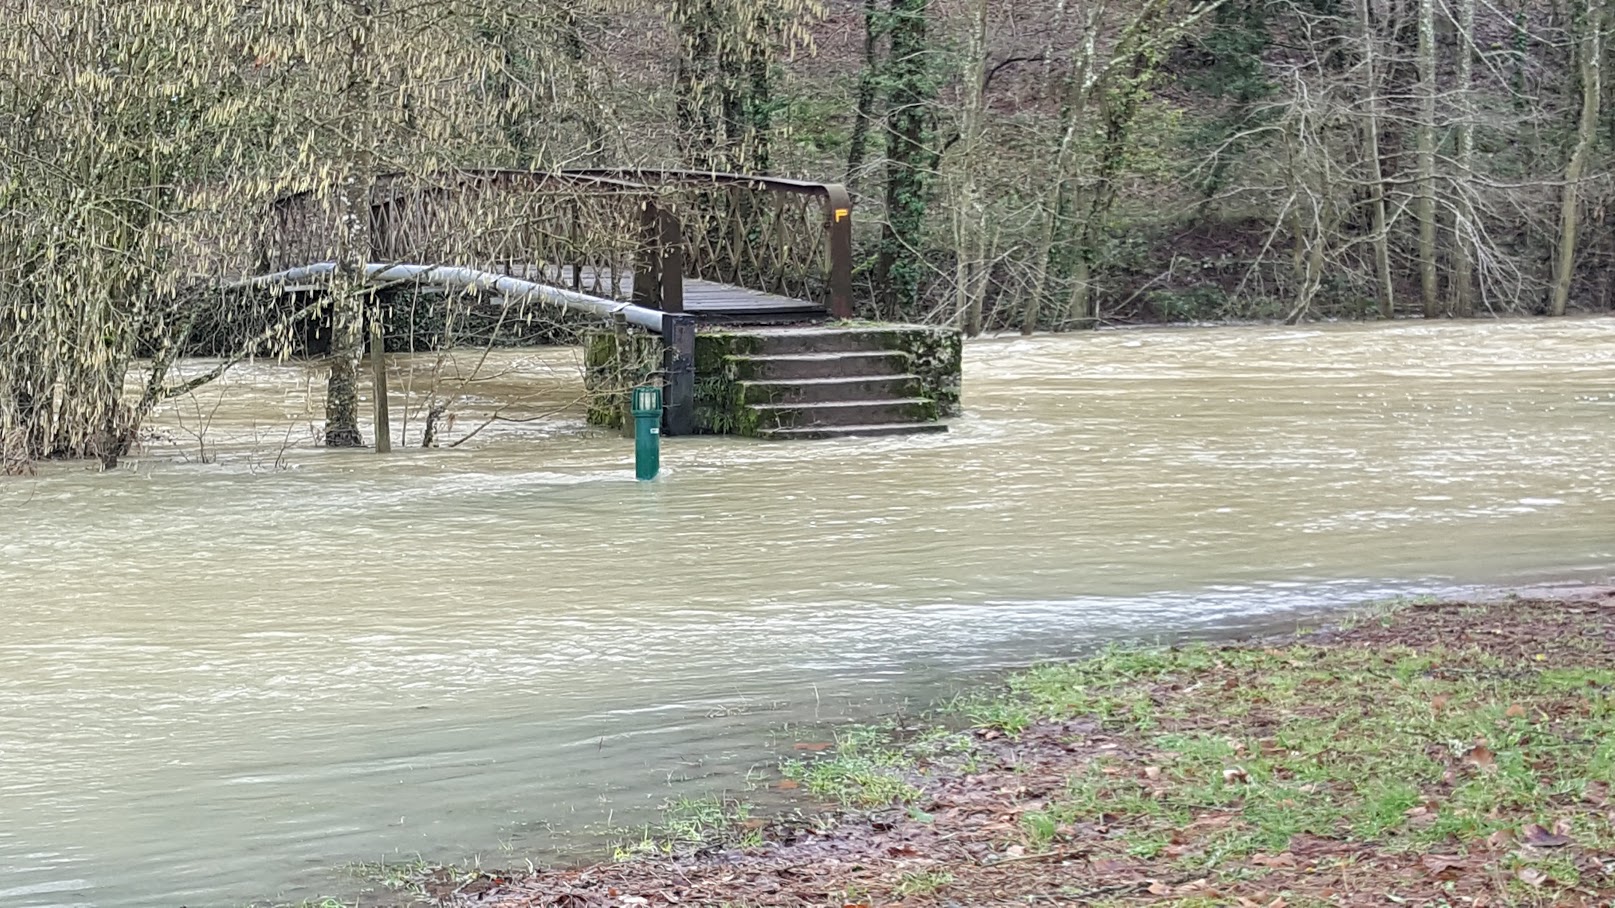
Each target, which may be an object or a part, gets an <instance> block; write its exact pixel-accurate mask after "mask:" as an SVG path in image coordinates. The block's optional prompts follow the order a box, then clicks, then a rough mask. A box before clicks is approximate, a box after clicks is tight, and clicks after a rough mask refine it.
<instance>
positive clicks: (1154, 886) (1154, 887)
mask: <svg viewBox="0 0 1615 908" xmlns="http://www.w3.org/2000/svg"><path fill="white" fill-rule="evenodd" d="M1148 892H1149V894H1150V895H1171V894H1172V887H1171V886H1168V885H1167V884H1165V883H1162V882H1154V883H1151V884H1150V888H1149V890H1148Z"/></svg>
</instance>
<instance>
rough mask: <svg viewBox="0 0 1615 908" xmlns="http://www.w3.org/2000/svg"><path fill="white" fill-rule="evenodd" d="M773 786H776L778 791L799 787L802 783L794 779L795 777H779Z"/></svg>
mask: <svg viewBox="0 0 1615 908" xmlns="http://www.w3.org/2000/svg"><path fill="white" fill-rule="evenodd" d="M774 787H775V788H778V789H779V790H780V791H790V790H792V789H795V788H801V787H802V783H800V782H798V781H796V780H795V779H780V780H779V782H778V783H776V784H775V785H774Z"/></svg>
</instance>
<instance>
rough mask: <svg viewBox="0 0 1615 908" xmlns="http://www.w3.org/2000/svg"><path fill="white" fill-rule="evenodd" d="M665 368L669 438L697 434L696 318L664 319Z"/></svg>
mask: <svg viewBox="0 0 1615 908" xmlns="http://www.w3.org/2000/svg"><path fill="white" fill-rule="evenodd" d="M662 345H663V364H662V368H663V370H664V372H665V373H666V375H667V382H666V394H665V397H666V399H665V400H664V401H663V402H662V403H663V406H664V407H665V408H666V409H665V410H664V414H665V416H664V419H665V431H666V434H668V435H693V434H695V316H693V315H677V314H672V313H669V314H667V315H664V316H662Z"/></svg>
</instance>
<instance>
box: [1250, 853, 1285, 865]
mask: <svg viewBox="0 0 1615 908" xmlns="http://www.w3.org/2000/svg"><path fill="white" fill-rule="evenodd" d="M1251 863H1252V864H1255V865H1256V866H1258V867H1294V866H1295V855H1293V854H1290V853H1289V852H1288V851H1286V852H1284V853H1283V854H1258V855H1256V856H1255V857H1253V858H1251Z"/></svg>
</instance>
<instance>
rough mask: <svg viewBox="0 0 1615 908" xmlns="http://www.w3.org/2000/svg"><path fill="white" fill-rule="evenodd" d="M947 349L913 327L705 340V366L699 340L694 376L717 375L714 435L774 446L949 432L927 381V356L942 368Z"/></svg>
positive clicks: (710, 394) (932, 334) (941, 339)
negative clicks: (724, 434)
mask: <svg viewBox="0 0 1615 908" xmlns="http://www.w3.org/2000/svg"><path fill="white" fill-rule="evenodd" d="M947 340H948V338H947V337H945V336H943V335H942V334H941V333H938V332H937V330H936V329H926V328H918V327H915V326H911V325H898V326H883V325H871V326H857V327H852V326H848V327H818V328H784V329H760V330H755V331H746V332H734V333H730V334H727V335H724V336H722V337H715V336H711V335H708V336H706V337H705V342H706V343H707V344H708V345H709V349H711V351H712V354H713V355H712V356H711V358H707V359H703V357H702V355H701V354H700V352H699V351H700V347H699V345H700V344H701V343H702V342H703V337H702V336H701V335H698V336H697V344H698V355H697V364H698V365H697V371H698V374H709V375H710V374H715V373H719V372H721V376H720V377H719V378H718V380H716V381H714V382H712V383H710V384H709V385H708V386H707V388H708V390H707V391H705V392H702V393H704V394H705V395H706V396H705V398H704V399H705V400H707V401H709V402H710V403H708V404H707V407H708V409H707V410H706V411H705V412H706V413H708V414H709V415H707V416H705V417H703V418H704V419H706V420H707V421H706V425H708V426H715V427H717V429H716V430H717V431H722V432H733V433H736V434H741V435H751V436H756V437H759V438H775V439H803V438H842V437H846V436H855V435H905V434H910V433H922V432H945V431H947V427H946V426H945V425H944V424H942V423H941V422H939V421H938V420H939V418H940V416H942V415H944V413H945V412H951V411H950V410H948V408H947V407H944V406H943V405H942V404H939V403H938V401H937V400H936V399H934V393H933V391H932V390H931V389H932V388H933V384H928V382H930V383H934V382H935V378H934V377H928V376H934V375H935V374H936V372H937V368H936V367H937V362H938V354H937V353H936V352H933V351H937V350H939V349H940V350H941V351H942V353H941V356H942V357H944V359H943V361H944V362H946V357H947V356H948V354H947V351H946V341H947ZM951 358H952V359H954V360H956V359H957V355H956V354H954V355H953V356H952V357H951ZM701 363H711V364H712V365H708V366H702V365H701ZM702 369H705V370H706V371H705V373H701V370H702ZM950 400H951V398H950ZM948 407H951V408H952V409H953V410H956V409H957V404H956V402H954V403H950V404H949V405H948Z"/></svg>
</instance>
